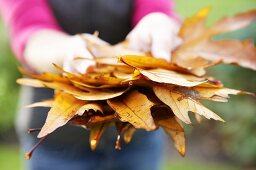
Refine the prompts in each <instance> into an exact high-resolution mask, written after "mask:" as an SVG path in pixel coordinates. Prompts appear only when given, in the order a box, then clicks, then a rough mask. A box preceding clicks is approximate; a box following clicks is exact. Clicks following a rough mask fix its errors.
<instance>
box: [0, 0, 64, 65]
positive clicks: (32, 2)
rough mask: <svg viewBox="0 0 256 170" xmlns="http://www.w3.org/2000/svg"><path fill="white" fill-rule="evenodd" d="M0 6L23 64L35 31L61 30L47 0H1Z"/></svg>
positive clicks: (13, 44) (14, 46)
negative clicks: (28, 44) (27, 46)
mask: <svg viewBox="0 0 256 170" xmlns="http://www.w3.org/2000/svg"><path fill="white" fill-rule="evenodd" d="M0 8H1V9H0V11H1V13H2V15H3V17H4V20H5V21H6V23H7V26H8V27H9V29H10V36H11V46H12V49H13V51H14V53H15V55H16V56H17V58H18V59H19V60H20V62H21V63H23V64H26V62H25V60H24V55H23V52H24V49H25V45H26V44H27V41H28V40H29V38H30V37H31V36H32V35H33V34H34V33H35V32H37V31H39V30H43V29H50V30H55V31H58V32H60V31H61V28H60V27H59V25H58V24H57V22H56V20H55V18H54V16H53V14H52V13H51V10H50V8H49V6H48V4H47V1H46V0H0Z"/></svg>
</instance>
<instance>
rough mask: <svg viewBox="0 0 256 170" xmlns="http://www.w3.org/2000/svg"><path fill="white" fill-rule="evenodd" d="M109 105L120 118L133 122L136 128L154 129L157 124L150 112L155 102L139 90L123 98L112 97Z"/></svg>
mask: <svg viewBox="0 0 256 170" xmlns="http://www.w3.org/2000/svg"><path fill="white" fill-rule="evenodd" d="M107 102H108V104H109V106H110V107H111V108H112V109H114V110H115V111H116V113H117V114H118V116H119V117H120V120H121V121H123V122H129V123H131V124H132V125H133V126H134V127H135V128H143V129H145V130H147V131H151V130H154V129H155V128H156V125H155V123H154V120H153V117H152V115H151V112H150V108H151V107H152V106H154V103H152V102H151V101H149V100H148V98H147V97H146V96H145V95H144V94H141V93H139V92H138V91H131V92H130V93H128V94H127V95H125V96H123V97H122V98H118V99H117V98H115V99H110V100H108V101H107Z"/></svg>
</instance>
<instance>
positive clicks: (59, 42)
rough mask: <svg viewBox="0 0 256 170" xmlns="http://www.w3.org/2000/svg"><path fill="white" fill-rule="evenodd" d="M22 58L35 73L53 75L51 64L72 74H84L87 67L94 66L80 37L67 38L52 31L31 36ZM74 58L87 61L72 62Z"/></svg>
mask: <svg viewBox="0 0 256 170" xmlns="http://www.w3.org/2000/svg"><path fill="white" fill-rule="evenodd" d="M88 36H89V35H88ZM91 36H92V35H91ZM24 56H25V59H26V61H27V63H28V65H29V66H30V67H31V68H32V69H34V70H35V71H37V72H51V73H55V72H56V69H55V68H54V67H53V65H52V63H55V64H57V65H59V66H62V67H63V68H64V70H66V71H69V72H74V73H85V72H86V70H87V68H88V67H89V66H91V65H95V62H94V61H93V60H90V59H92V58H93V57H92V55H91V54H90V52H89V51H88V50H87V48H86V43H85V41H84V40H83V39H82V38H81V37H80V36H78V35H75V36H69V35H67V34H64V33H60V32H56V31H52V30H42V31H38V32H36V33H35V34H33V35H32V36H31V38H30V39H29V41H28V43H27V45H26V47H25V51H24ZM76 57H80V58H86V59H89V60H74V58H76Z"/></svg>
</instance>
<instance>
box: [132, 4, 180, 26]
mask: <svg viewBox="0 0 256 170" xmlns="http://www.w3.org/2000/svg"><path fill="white" fill-rule="evenodd" d="M173 7H174V1H173V0H134V5H133V17H132V24H133V26H135V25H136V24H137V23H138V22H139V21H140V20H141V19H142V18H143V17H144V16H146V15H147V14H149V13H153V12H161V13H163V14H166V15H168V16H170V18H173V19H174V20H176V21H177V22H179V17H178V16H177V15H176V13H175V11H174V9H173Z"/></svg>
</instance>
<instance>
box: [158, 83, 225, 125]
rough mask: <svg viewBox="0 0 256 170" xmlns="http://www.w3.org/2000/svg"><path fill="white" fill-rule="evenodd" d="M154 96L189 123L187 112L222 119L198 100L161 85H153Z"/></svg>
mask: <svg viewBox="0 0 256 170" xmlns="http://www.w3.org/2000/svg"><path fill="white" fill-rule="evenodd" d="M153 90H154V92H155V94H156V96H157V97H158V98H159V99H160V100H161V101H162V102H163V103H165V104H166V105H168V106H169V107H170V108H171V109H172V111H173V113H174V114H175V115H176V116H177V117H178V118H179V119H180V120H182V121H183V122H185V123H187V124H190V123H191V121H190V118H189V116H188V112H189V111H191V112H194V113H196V114H200V115H202V116H204V117H206V118H207V119H215V120H220V121H224V120H223V119H221V118H220V117H219V116H218V115H216V114H215V113H214V112H212V111H211V110H209V109H207V108H206V107H204V106H203V105H202V104H201V103H199V101H197V100H196V99H193V98H191V97H190V96H182V95H181V94H179V92H177V91H174V90H172V89H168V88H166V87H162V86H156V85H155V86H153Z"/></svg>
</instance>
